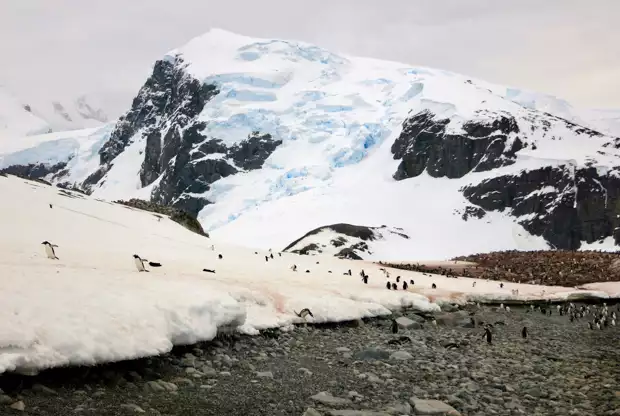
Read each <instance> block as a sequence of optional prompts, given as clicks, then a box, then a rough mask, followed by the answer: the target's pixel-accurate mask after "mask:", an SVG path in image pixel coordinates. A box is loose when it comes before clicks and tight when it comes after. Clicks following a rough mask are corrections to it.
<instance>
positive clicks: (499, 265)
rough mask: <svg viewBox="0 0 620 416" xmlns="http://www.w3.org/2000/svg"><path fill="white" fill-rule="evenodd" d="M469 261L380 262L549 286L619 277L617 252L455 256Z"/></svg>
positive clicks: (534, 252) (585, 282) (430, 271)
mask: <svg viewBox="0 0 620 416" xmlns="http://www.w3.org/2000/svg"><path fill="white" fill-rule="evenodd" d="M453 260H455V261H459V262H470V263H473V264H471V265H468V264H463V263H458V264H454V265H443V266H441V265H433V264H428V265H427V264H423V263H416V264H396V263H394V264H392V263H385V262H381V264H383V265H386V266H389V267H393V268H397V269H404V270H413V271H419V272H424V273H435V274H441V275H448V276H449V275H460V276H466V277H475V278H480V279H489V280H504V281H509V282H521V283H532V284H542V285H549V286H580V285H584V284H587V283H596V282H611V281H620V254H619V253H613V252H612V253H610V252H600V251H516V250H511V251H496V252H492V253H480V254H472V255H469V256H461V257H456V258H454V259H453Z"/></svg>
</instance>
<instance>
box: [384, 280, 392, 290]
mask: <svg viewBox="0 0 620 416" xmlns="http://www.w3.org/2000/svg"><path fill="white" fill-rule="evenodd" d="M385 287H386V288H387V290H392V285H391V284H390V282H387V283H386V284H385Z"/></svg>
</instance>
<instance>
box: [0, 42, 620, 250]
mask: <svg viewBox="0 0 620 416" xmlns="http://www.w3.org/2000/svg"><path fill="white" fill-rule="evenodd" d="M523 97H526V98H527V99H525V98H523ZM537 97H538V96H537V95H536V94H533V93H527V94H524V93H520V92H519V90H515V89H514V88H506V87H502V86H498V85H493V84H489V83H486V82H484V81H481V80H473V79H470V78H467V77H464V76H461V75H458V74H452V73H448V72H446V71H439V70H433V69H429V68H417V67H410V66H407V65H404V64H400V63H394V62H384V61H377V60H371V59H365V58H356V57H351V56H345V55H337V54H334V53H332V52H329V51H326V50H324V49H321V48H319V47H317V46H314V45H308V44H305V43H302V42H291V41H284V40H267V39H253V38H248V37H244V36H240V35H235V34H231V33H228V32H224V31H221V30H212V31H211V32H209V33H208V34H206V35H204V36H201V37H198V38H196V39H194V40H192V41H191V42H189V43H188V44H187V45H185V46H183V47H182V48H179V49H176V50H173V51H170V52H169V53H168V54H166V55H165V56H164V57H163V58H162V59H160V60H159V61H157V62H156V63H155V65H154V67H153V72H152V74H151V76H150V77H149V78H148V79H147V80H146V81H145V83H144V85H143V86H142V88H141V89H140V91H139V92H138V94H137V95H136V97H135V99H134V100H133V103H132V105H131V108H130V109H128V111H127V112H126V113H125V114H124V115H123V116H122V117H121V118H120V119H119V120H118V121H117V122H116V123H114V124H113V125H111V126H110V127H109V128H108V127H106V128H101V129H99V130H96V131H90V132H88V133H75V135H76V136H75V137H73V136H71V135H63V136H60V135H48V136H44V137H43V136H42V137H41V138H40V139H38V140H36V141H35V140H34V139H33V140H29V141H25V142H24V145H23V146H22V147H19V146H17V145H15V144H12V145H11V146H8V147H7V146H4V147H3V146H0V171H4V172H10V173H16V174H20V175H25V176H28V177H32V178H42V179H45V180H48V181H50V182H53V183H62V184H63V186H70V187H77V188H79V189H82V190H84V191H85V192H87V193H89V194H92V195H94V196H96V197H98V198H103V199H109V200H119V199H122V200H130V199H132V198H138V199H142V200H147V201H149V202H152V203H156V204H159V205H164V206H172V207H175V208H178V209H182V210H184V211H186V212H188V213H189V214H190V215H192V216H197V218H198V220H199V221H200V222H201V224H202V227H203V228H204V230H205V232H209V234H210V235H212V236H213V237H215V238H221V239H223V240H226V241H228V242H231V243H238V244H245V245H251V246H256V247H263V248H269V247H283V246H286V245H287V244H288V243H290V242H291V241H292V240H294V239H296V238H298V237H299V236H300V235H304V234H305V233H307V232H308V230H314V231H316V230H317V229H320V228H317V227H320V226H322V225H324V224H340V223H348V224H394V225H398V226H399V227H401V228H402V230H401V231H402V234H404V235H407V236H409V237H410V238H393V239H389V244H388V243H386V244H388V245H389V249H388V248H387V247H388V246H387V245H380V246H381V247H383V248H382V249H379V250H378V249H373V248H372V247H371V245H372V244H370V245H368V243H367V242H365V241H364V240H359V241H358V240H350V238H349V237H351V236H348V237H347V236H346V235H345V236H343V238H349V239H348V240H347V243H345V245H343V246H341V247H342V248H341V249H340V250H335V251H334V250H331V248H330V250H329V251H330V252H332V251H333V254H335V255H344V254H342V253H341V251H342V249H344V248H346V249H350V251H348V252H346V253H348V254H346V253H345V254H346V255H347V256H350V257H355V256H358V257H364V258H377V259H378V258H383V259H387V258H386V257H385V256H387V257H388V258H392V259H395V260H396V259H398V260H407V259H412V258H414V259H415V258H420V259H424V258H426V259H428V258H447V257H454V256H456V255H460V254H467V253H473V252H488V251H494V250H511V249H519V250H524V249H525V250H531V249H547V248H558V249H571V250H573V249H583V248H589V247H590V246H591V245H592V244H596V247H597V248H604V249H610V248H614V247H615V246H617V245H618V244H619V243H620V232H618V231H617V229H618V226H619V225H620V224H619V223H618V222H619V220H618V218H620V212H617V211H618V209H619V208H617V206H618V203H619V201H618V198H619V193H618V191H617V190H618V189H619V188H618V185H619V184H618V183H617V181H618V178H619V177H620V176H619V175H618V173H619V170H618V169H619V168H618V167H619V166H620V150H619V147H620V139H618V138H615V137H612V136H609V135H605V134H603V133H602V132H600V131H596V130H594V129H593V128H592V124H590V123H581V122H580V120H582V118H580V117H577V116H573V115H572V114H571V111H572V110H571V107H570V106H567V105H566V104H565V103H564V102H562V101H560V100H559V101H558V105H557V106H554V105H550V103H551V104H553V103H552V102H553V98H552V97H549V96H540V97H538V98H540V100H541V102H543V103H544V104H545V105H544V106H542V105H541V106H540V108H542V107H545V108H551V109H553V108H559V109H561V111H559V110H558V113H557V114H551V113H549V112H544V111H540V110H539V109H538V108H539V106H537V105H536V101H537V99H538V98H537ZM401 231H398V232H401ZM302 240H303V241H301V242H297V243H299V244H304V245H303V246H299V244H297V245H295V247H294V248H293V249H294V250H300V251H305V252H310V251H316V252H318V251H319V250H320V249H321V248H326V247H321V244H325V245H326V246H328V245H329V246H330V247H333V245H332V244H331V243H330V242H329V241H328V242H327V243H321V244H319V247H318V249H317V250H310V249H306V248H307V246H308V245H310V244H318V243H316V242H312V241H310V240H308V239H307V238H306V239H305V240H304V239H302ZM306 240H307V241H306ZM349 240H350V241H349ZM349 243H350V244H349ZM362 243H363V244H367V245H368V247H367V248H365V247H362ZM347 244H349V245H347ZM356 244H359V247H356V248H353V246H354V245H356ZM382 244H383V243H382ZM334 248H338V247H334ZM360 248H362V249H361V250H360ZM321 251H322V250H321ZM361 253H365V254H364V255H363V256H362V254H361Z"/></svg>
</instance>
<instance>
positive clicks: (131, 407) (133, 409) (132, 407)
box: [121, 403, 146, 413]
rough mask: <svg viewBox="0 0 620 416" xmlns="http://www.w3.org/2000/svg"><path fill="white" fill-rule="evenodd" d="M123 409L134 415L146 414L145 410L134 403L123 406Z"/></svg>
mask: <svg viewBox="0 0 620 416" xmlns="http://www.w3.org/2000/svg"><path fill="white" fill-rule="evenodd" d="M121 408H123V409H127V410H129V411H131V412H133V413H146V412H145V411H144V409H142V408H141V407H140V406H138V405H137V404H133V403H126V404H121Z"/></svg>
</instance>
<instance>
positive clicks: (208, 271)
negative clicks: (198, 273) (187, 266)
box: [202, 269, 215, 273]
mask: <svg viewBox="0 0 620 416" xmlns="http://www.w3.org/2000/svg"><path fill="white" fill-rule="evenodd" d="M202 271H203V272H207V273H215V270H211V269H202Z"/></svg>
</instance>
